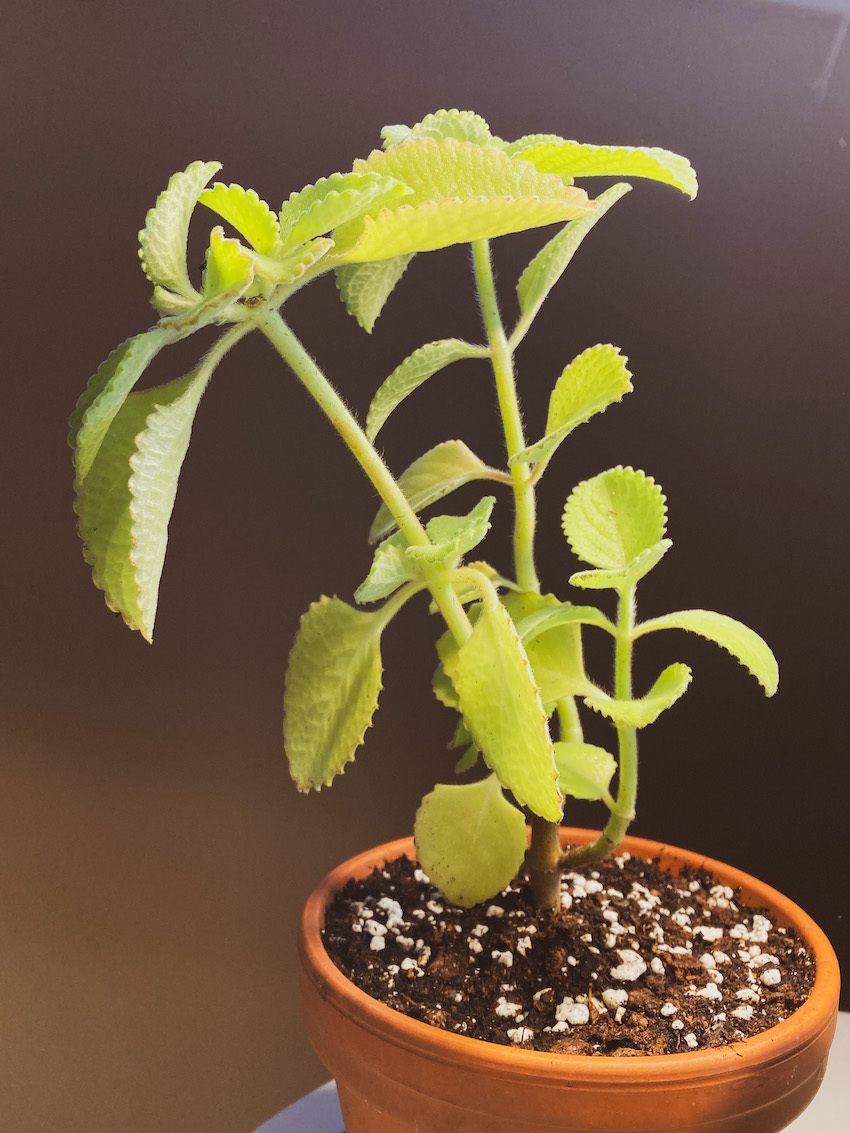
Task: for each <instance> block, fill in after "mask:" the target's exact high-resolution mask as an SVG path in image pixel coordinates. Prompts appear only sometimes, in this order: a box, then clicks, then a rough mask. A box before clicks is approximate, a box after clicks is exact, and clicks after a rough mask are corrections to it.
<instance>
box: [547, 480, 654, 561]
mask: <svg viewBox="0 0 850 1133" xmlns="http://www.w3.org/2000/svg"><path fill="white" fill-rule="evenodd" d="M666 522H667V507H666V502H665V499H664V495H663V493H662V491H661V489H660V488H659V487H658V485H657V484H656V483H655V481H654V480H652V479H651V478H650V477H649V476H647V475H646V474H645V473H643V472H639V471H636V470H635V469H634V468H623V467H617V468H609V469H608V471H607V472H600V473H599V475H598V476H594V477H593V478H592V479H591V480H583V481H582V482H581V483H580V484H579V485H578V486H577V487H576V488H575V489H574V490H573V491H572V493H571V494H570V497H569V499H568V500H567V503H566V506H565V508H564V515H563V529H564V534H565V535H566V537H567V541H568V542H569V544H570V546H571V547H572V549H573V551H574V553H575V554H576V555H577V556H578V558H580V559H583V560H584V561H585V562H587V563H590V564H591V566H595V567H602V568H603V569H605V570H612V569H621V568H623V567H626V566H628V565H629V564H630V563H631V562H632V560H633V559H634V558H636V557H637V556H638V555H639V554H640V553H641V552H642V551H646V550H647V549H648V548H650V547H652V546H654V544H656V543H659V542H660V541H661V540H662V539H663V538H664V532H665V530H666Z"/></svg>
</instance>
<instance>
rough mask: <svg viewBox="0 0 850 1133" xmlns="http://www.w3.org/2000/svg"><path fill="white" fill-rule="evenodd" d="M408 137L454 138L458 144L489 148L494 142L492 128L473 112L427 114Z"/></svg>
mask: <svg viewBox="0 0 850 1133" xmlns="http://www.w3.org/2000/svg"><path fill="white" fill-rule="evenodd" d="M385 129H386V127H385ZM382 133H383V131H382ZM406 137H409V138H454V139H455V140H456V141H458V142H474V143H475V145H478V146H488V145H491V144H492V141H493V136H492V134H491V133H490V127H489V126H488V125H487V123H486V122H485V120H484V119H483V118H482V117H481V115H480V114H476V113H475V112H474V111H473V110H437V111H435V112H434V113H433V114H426V115H425V117H424V118H423V119H422V121H421V122H417V123H416V125H415V126H413V127H411V130H410V133H409V134H407V135H406ZM401 140H402V141H403V140H405V139H403V138H402V139H401Z"/></svg>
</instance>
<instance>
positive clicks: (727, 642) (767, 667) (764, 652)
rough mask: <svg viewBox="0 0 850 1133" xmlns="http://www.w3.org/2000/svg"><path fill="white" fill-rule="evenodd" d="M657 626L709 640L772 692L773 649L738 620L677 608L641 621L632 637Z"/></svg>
mask: <svg viewBox="0 0 850 1133" xmlns="http://www.w3.org/2000/svg"><path fill="white" fill-rule="evenodd" d="M660 629H684V630H687V631H688V632H689V633H696V634H699V636H700V637H704V638H706V640H708V641H713V642H714V643H715V645H720V646H721V647H722V648H723V649H726V650H727V651H728V652H729V653H731V654H732V656H733V657H736V658H737V659H738V660H739V661H740V662H741V664H742V665H743V666H744V667H745V668H747V669H749V671H750V672H751V673H752V674H753V676H754V677H755V678H756V680H757V681H758V682H759V684H760V685H761V686H762V687H763V688H764V691H765V693H766V694H767V695H768V696H773V694H774V693H775V692H776V689H777V687H778V686H779V666H778V665H777V663H776V658H775V657H774V655H773V651H772V650H771V648H770V646H769V645H768V644H767V642H766V641H764V640H763V638H761V637H759V635H758V634H757V633H756V632H755V631H754V630H751V629H750V628H749V626H745V625H744V624H743V623H742V622H739V621H736V620H735V619H734V618H730V617H728V616H727V615H726V614H717V613H715V612H714V611H713V610H678V611H677V612H676V613H674V614H664V615H663V616H662V617H660V618H652V619H651V620H650V621H648V622H643V623H641V624H640V625H639V626H638V627H637V629H636V630H635V637H641V636H643V635H644V634H646V633H654V632H655V631H656V630H660Z"/></svg>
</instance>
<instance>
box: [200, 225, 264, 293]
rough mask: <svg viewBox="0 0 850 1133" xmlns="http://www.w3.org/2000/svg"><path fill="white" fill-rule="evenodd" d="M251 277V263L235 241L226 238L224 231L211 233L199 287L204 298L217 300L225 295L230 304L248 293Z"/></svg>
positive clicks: (247, 255)
mask: <svg viewBox="0 0 850 1133" xmlns="http://www.w3.org/2000/svg"><path fill="white" fill-rule="evenodd" d="M253 278H254V261H253V260H252V259H251V256H250V254H249V253H248V252H247V251H246V250H245V249H244V248H243V247H242V245H241V244H240V243H239V241H238V240H231V239H229V238H228V237H227V236H225V235H224V229H223V228H221V227H216V228H214V229H213V230H212V232H211V233H210V246H209V248H208V249H207V259H206V267H205V268H204V281H203V286H202V288H201V294H202V295H203V297H204V299H217V298H218V297H220V296H225V295H226V296H227V297H228V299H229V300H231V301H232V300H234V299H237V298H238V297H239V296H240V295H242V294H243V292H245V291H247V289H248V288H249V287H250V285H251V282H252V281H253Z"/></svg>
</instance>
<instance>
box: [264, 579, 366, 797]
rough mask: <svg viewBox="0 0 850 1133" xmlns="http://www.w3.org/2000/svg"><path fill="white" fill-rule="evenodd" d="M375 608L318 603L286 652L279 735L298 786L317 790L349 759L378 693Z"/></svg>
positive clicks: (333, 600)
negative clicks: (281, 724)
mask: <svg viewBox="0 0 850 1133" xmlns="http://www.w3.org/2000/svg"><path fill="white" fill-rule="evenodd" d="M384 624H385V622H384V620H383V619H382V617H381V613H380V611H376V612H375V613H366V612H364V611H362V610H355V609H354V608H353V607H351V606H348V605H347V604H346V603H345V602H342V601H340V599H339V598H325V597H323V598H320V599H319V601H318V602H314V603H313V604H312V605H311V606H310V608H309V610H308V611H307V613H306V614H304V615H303V617H302V618H301V627H300V629H299V631H298V636H297V637H296V638H295V644H294V645H293V647H292V652H291V653H290V655H289V666H288V668H287V670H286V691H285V693H284V698H283V711H284V718H283V738H284V745H285V747H286V754H287V756H288V758H289V769H290V772H291V774H292V778H293V779H294V780H295V783H296V785H297V786H298V789H299V790H301V791H309V790H310V789H311V788H312V789H315V790H320V789H321V788H322V787H325V786H328V785H329V784H330V782H331V781H332V780H333V779H334V777H335V776H337V775H339V774H340V772H342V771H343V770H344V769H345V766H346V764H348V763H350V762H351V761H352V760H353V759H354V755H355V753H356V751H357V748H358V747H359V746H360V744H362V742H363V738H364V736H365V734H366V730H367V729H368V727H369V725H370V724H371V723H372V716H373V715H374V713H375V709H376V708H377V706H378V696H379V694H380V691H381V672H382V666H381V631H382V630H383V627H384Z"/></svg>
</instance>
